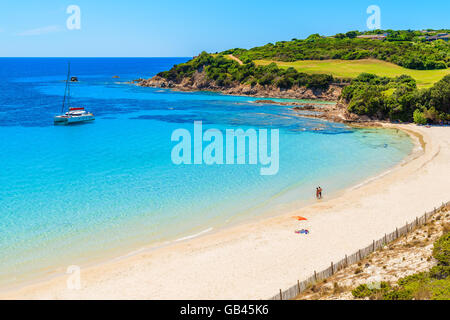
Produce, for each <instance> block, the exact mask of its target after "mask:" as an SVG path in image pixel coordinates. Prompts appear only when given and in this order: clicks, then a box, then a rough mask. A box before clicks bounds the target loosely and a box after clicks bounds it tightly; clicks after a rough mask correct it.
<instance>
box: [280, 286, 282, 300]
mask: <svg viewBox="0 0 450 320" xmlns="http://www.w3.org/2000/svg"><path fill="white" fill-rule="evenodd" d="M280 300H283V294H282V293H281V289H280Z"/></svg>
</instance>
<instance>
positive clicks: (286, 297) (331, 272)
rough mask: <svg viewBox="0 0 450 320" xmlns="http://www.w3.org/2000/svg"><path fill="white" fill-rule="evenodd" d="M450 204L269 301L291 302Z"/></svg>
mask: <svg viewBox="0 0 450 320" xmlns="http://www.w3.org/2000/svg"><path fill="white" fill-rule="evenodd" d="M449 204H450V201H449V202H447V203H442V205H441V206H440V207H439V208H438V209H436V208H434V210H433V211H430V212H425V213H424V214H423V215H422V216H421V217H416V219H415V220H413V221H412V222H410V223H406V224H405V225H404V226H403V227H401V228H395V230H394V231H392V232H391V233H389V234H385V235H384V236H383V237H382V238H381V239H378V240H377V241H375V240H373V242H372V243H371V244H369V245H368V246H367V247H365V248H362V249H359V250H358V251H356V252H355V253H353V254H351V255H349V256H347V255H345V258H343V259H341V260H340V261H339V262H337V263H334V262H331V265H330V266H329V267H328V268H326V269H324V270H322V271H320V272H316V271H314V274H313V275H311V276H310V277H309V278H307V279H306V280H303V281H300V280H298V281H297V283H296V284H295V285H293V286H292V287H290V288H289V289H287V290H284V291H283V290H281V289H280V293H279V294H276V295H275V296H273V297H272V298H270V299H269V300H290V299H293V298H295V297H296V296H298V295H299V294H300V293H302V292H304V291H305V290H306V289H308V287H309V286H311V285H313V284H314V283H317V282H319V281H322V280H325V279H327V278H329V277H331V276H332V275H334V274H335V273H336V272H338V271H339V270H342V269H344V268H346V267H348V266H350V265H352V264H354V263H357V262H359V261H361V260H363V259H364V258H365V257H367V256H369V255H370V254H371V253H373V252H375V251H377V250H379V249H381V248H383V247H385V246H386V245H387V244H389V243H391V242H392V241H394V240H397V239H398V238H400V237H402V236H404V235H406V234H408V233H409V232H411V231H413V230H414V229H416V228H417V227H420V226H423V225H424V224H426V223H427V222H428V221H429V219H430V218H431V217H432V216H433V215H435V214H436V213H438V212H440V210H441V209H443V208H445V207H446V206H448V205H449Z"/></svg>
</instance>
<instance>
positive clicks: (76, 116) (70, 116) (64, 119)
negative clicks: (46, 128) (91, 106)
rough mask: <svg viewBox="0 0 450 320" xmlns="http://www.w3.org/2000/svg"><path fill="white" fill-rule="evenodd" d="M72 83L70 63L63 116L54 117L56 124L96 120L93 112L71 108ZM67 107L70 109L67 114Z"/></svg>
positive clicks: (62, 110)
mask: <svg viewBox="0 0 450 320" xmlns="http://www.w3.org/2000/svg"><path fill="white" fill-rule="evenodd" d="M70 82H71V78H70V63H69V71H68V73H67V81H66V89H65V91H64V100H63V105H62V109H61V114H60V115H57V116H55V117H54V122H55V124H72V123H80V122H88V121H93V120H95V117H94V115H93V114H92V113H91V112H88V111H86V110H85V109H84V108H82V107H71V106H70ZM66 106H67V107H68V108H69V110H68V111H67V112H64V111H65V109H66Z"/></svg>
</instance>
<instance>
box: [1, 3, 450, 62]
mask: <svg viewBox="0 0 450 320" xmlns="http://www.w3.org/2000/svg"><path fill="white" fill-rule="evenodd" d="M372 4H375V5H378V6H379V7H380V8H381V27H382V28H384V29H388V28H391V29H422V28H450V25H449V22H450V19H449V14H450V1H448V0H446V1H444V0H428V1H411V0H410V1H407V0H370V1H366V0H339V1H336V0H319V1H314V0H309V1H302V0H277V1H274V0H271V1H268V0H258V1H256V0H240V1H237V0H226V1H214V0H209V1H207V0H190V1H187V0H183V1H181V0H157V1H156V0H126V1H122V0H117V1H112V0H95V1H93V0H70V1H66V0H40V1H36V0H19V1H13V0H2V1H1V4H0V56H3V57H18V56H29V57H30V56H31V57H42V56H43V57H46V56H51V57H61V56H63V57H66V56H73V57H79V56H81V57H106V56H113V57H120V56H123V57H135V56H139V57H152V56H160V57H162V56H193V55H195V54H197V53H199V52H200V51H202V50H206V51H209V52H215V51H222V50H225V49H229V48H235V47H242V48H250V47H253V46H256V45H262V44H265V43H267V42H275V41H278V40H290V39H292V38H299V39H300V38H304V37H306V36H308V35H309V34H312V33H320V34H324V35H331V34H336V33H339V32H346V31H349V30H355V29H358V30H366V29H367V27H366V20H367V17H368V14H367V13H366V9H367V7H368V6H369V5H372ZM69 5H78V6H79V7H80V9H81V30H68V29H67V28H66V20H67V18H68V17H69V15H68V14H67V13H66V9H67V7H68V6H69Z"/></svg>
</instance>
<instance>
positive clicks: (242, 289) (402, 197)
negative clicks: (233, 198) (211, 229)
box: [0, 125, 450, 299]
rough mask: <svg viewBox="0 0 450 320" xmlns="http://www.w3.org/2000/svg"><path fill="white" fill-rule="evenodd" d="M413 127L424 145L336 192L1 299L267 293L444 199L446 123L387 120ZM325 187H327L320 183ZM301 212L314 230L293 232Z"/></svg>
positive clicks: (448, 162)
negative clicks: (72, 282) (75, 281)
mask: <svg viewBox="0 0 450 320" xmlns="http://www.w3.org/2000/svg"><path fill="white" fill-rule="evenodd" d="M386 126H391V127H397V128H401V129H404V130H406V131H408V132H410V133H411V134H412V135H413V136H415V137H416V139H417V140H420V141H421V142H422V146H423V148H422V151H421V152H418V153H417V154H416V156H415V157H413V159H411V160H410V161H408V162H406V163H404V164H401V165H398V166H397V167H395V168H394V169H392V170H391V171H390V172H388V173H385V174H383V175H381V176H379V177H378V178H376V179H371V180H370V181H368V182H367V183H365V184H361V185H359V186H356V187H353V188H351V189H348V190H345V191H344V192H342V193H341V194H340V195H339V196H338V197H336V198H333V199H329V200H328V199H327V197H326V193H325V198H324V199H323V200H322V201H320V202H318V203H317V204H314V205H311V206H308V207H304V208H301V209H298V210H295V211H293V212H284V213H282V212H280V214H279V215H278V216H276V217H273V218H268V219H264V220H260V221H253V222H248V223H245V224H241V225H238V226H235V227H232V228H228V229H224V230H221V231H218V232H215V233H212V234H205V235H202V236H200V237H197V238H194V239H190V240H188V241H184V242H179V243H176V244H173V245H170V246H167V247H164V248H160V249H157V250H153V251H144V252H142V253H138V254H135V255H132V256H129V257H127V258H124V259H120V260H117V261H114V262H108V263H104V264H101V265H97V266H93V267H89V268H85V269H82V270H81V285H82V287H81V289H80V290H69V289H67V285H66V281H67V278H68V276H61V277H57V278H54V279H52V280H50V281H47V282H44V283H38V284H34V285H31V286H27V287H24V288H21V289H19V290H16V291H10V292H4V293H2V294H0V298H2V299H266V298H270V297H272V296H273V295H275V294H276V293H277V292H278V291H279V289H283V290H284V289H286V288H288V287H290V286H292V285H293V284H295V283H296V282H297V280H303V279H304V278H306V277H308V276H310V275H311V273H313V272H314V270H322V269H323V268H326V267H328V266H329V265H330V262H331V261H337V260H340V259H341V258H342V257H343V256H345V254H349V253H353V252H354V251H356V250H358V249H360V248H363V247H365V246H367V245H368V244H370V243H371V242H372V240H373V239H379V238H381V237H382V236H383V235H384V234H385V233H389V232H391V231H393V230H395V228H396V227H400V226H403V225H404V224H405V223H406V222H407V221H412V220H413V219H415V218H416V217H417V216H420V215H422V214H423V213H424V212H425V211H430V210H432V209H433V208H434V207H438V206H439V205H440V204H441V203H442V202H446V201H448V200H450V192H449V190H450V127H429V128H428V127H418V126H415V125H386ZM325 191H326V190H325ZM293 215H301V216H304V217H306V218H308V222H307V226H308V228H309V229H310V231H311V233H310V234H309V235H307V236H305V235H298V234H295V233H294V230H296V229H299V227H300V226H301V223H299V222H298V221H296V220H294V219H292V216H293Z"/></svg>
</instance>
